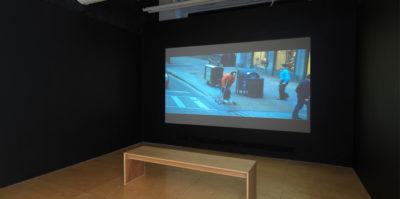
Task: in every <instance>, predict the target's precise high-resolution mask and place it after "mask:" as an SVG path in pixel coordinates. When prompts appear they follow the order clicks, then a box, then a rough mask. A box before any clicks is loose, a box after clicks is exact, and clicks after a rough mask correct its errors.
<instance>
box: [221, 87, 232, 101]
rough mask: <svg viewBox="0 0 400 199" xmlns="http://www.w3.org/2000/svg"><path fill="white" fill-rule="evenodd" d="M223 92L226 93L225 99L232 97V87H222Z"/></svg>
mask: <svg viewBox="0 0 400 199" xmlns="http://www.w3.org/2000/svg"><path fill="white" fill-rule="evenodd" d="M221 91H222V94H223V95H224V100H229V99H230V98H231V89H230V88H224V87H223V88H222V89H221Z"/></svg>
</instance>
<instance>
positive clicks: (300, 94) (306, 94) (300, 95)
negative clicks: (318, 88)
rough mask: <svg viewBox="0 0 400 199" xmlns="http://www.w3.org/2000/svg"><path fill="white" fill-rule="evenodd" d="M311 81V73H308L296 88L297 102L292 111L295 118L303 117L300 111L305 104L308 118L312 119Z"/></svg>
mask: <svg viewBox="0 0 400 199" xmlns="http://www.w3.org/2000/svg"><path fill="white" fill-rule="evenodd" d="M310 83H311V75H307V78H306V79H305V80H303V81H301V82H300V83H299V85H298V86H297V88H296V93H297V104H296V106H295V107H294V110H293V113H292V118H293V119H301V118H300V117H299V111H300V110H301V109H302V108H303V106H304V104H305V105H306V107H307V120H309V119H310Z"/></svg>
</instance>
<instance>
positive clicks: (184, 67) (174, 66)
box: [166, 57, 306, 116]
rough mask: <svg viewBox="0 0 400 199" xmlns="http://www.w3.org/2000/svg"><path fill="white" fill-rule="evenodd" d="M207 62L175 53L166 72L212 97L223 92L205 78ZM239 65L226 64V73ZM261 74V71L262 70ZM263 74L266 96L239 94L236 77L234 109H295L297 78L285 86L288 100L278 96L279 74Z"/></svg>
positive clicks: (303, 111)
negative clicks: (236, 91)
mask: <svg viewBox="0 0 400 199" xmlns="http://www.w3.org/2000/svg"><path fill="white" fill-rule="evenodd" d="M206 64H208V61H207V60H203V59H199V58H193V57H175V58H171V63H170V64H167V67H166V72H168V73H169V74H170V75H172V76H175V77H177V78H179V79H181V80H183V81H185V82H186V83H187V84H189V85H191V86H192V87H193V88H195V89H196V90H198V91H199V92H201V93H202V94H204V95H205V96H210V97H213V98H216V97H219V96H221V91H220V89H219V88H215V87H212V86H210V85H208V84H207V82H206V80H205V79H204V66H205V65H206ZM236 70H237V68H236V67H224V72H223V73H224V74H227V73H230V72H231V71H236ZM259 74H260V73H259ZM260 77H261V78H264V93H263V98H251V97H248V96H244V95H240V94H236V93H235V88H236V81H235V83H234V84H233V85H232V88H231V91H232V95H231V99H232V100H233V101H235V102H236V103H237V105H236V106H232V109H233V111H235V110H238V111H239V110H240V111H264V112H276V113H280V112H284V113H290V114H291V113H292V111H293V109H294V106H295V105H296V103H297V94H296V92H295V89H296V87H297V82H289V84H288V86H287V87H286V92H287V93H288V94H289V96H290V97H289V98H288V99H287V100H278V98H279V91H278V87H279V78H276V77H272V76H269V75H265V74H260ZM300 114H301V115H303V116H304V114H306V110H305V108H303V110H301V111H300Z"/></svg>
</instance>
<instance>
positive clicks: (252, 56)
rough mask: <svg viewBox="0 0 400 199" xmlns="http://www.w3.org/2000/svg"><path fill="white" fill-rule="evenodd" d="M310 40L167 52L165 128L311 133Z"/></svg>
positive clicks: (215, 46) (276, 41)
mask: <svg viewBox="0 0 400 199" xmlns="http://www.w3.org/2000/svg"><path fill="white" fill-rule="evenodd" d="M309 45H310V39H309V38H298V39H286V40H272V41H259V42H246V43H234V44H221V45H211V46H197V47H183V48H175V49H167V50H166V60H165V113H166V122H170V123H183V124H199V125H212V126H226V127H239V128H255V129H271V130H282V131H298V132H310V129H309V126H310V118H311V115H310V114H311V111H310V110H311V53H310V47H309Z"/></svg>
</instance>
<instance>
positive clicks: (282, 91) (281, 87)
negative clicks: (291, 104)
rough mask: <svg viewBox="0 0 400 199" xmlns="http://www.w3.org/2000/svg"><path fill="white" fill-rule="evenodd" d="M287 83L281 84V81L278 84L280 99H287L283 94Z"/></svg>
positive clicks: (286, 95)
mask: <svg viewBox="0 0 400 199" xmlns="http://www.w3.org/2000/svg"><path fill="white" fill-rule="evenodd" d="M288 83H289V81H287V82H286V84H284V83H283V80H281V82H280V84H279V98H280V99H287V98H288V97H289V94H287V93H286V92H285V89H286V86H287V85H288Z"/></svg>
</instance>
